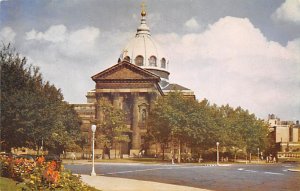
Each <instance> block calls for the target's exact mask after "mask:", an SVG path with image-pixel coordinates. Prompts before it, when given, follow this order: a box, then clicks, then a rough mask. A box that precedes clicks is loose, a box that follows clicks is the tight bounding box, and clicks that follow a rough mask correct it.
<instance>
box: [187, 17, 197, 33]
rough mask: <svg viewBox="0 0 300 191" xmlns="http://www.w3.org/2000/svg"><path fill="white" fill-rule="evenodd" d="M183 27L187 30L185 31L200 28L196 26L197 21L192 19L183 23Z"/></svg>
mask: <svg viewBox="0 0 300 191" xmlns="http://www.w3.org/2000/svg"><path fill="white" fill-rule="evenodd" d="M184 26H185V27H186V28H187V29H190V30H195V29H199V28H200V25H199V24H198V22H197V20H196V19H195V18H194V17H193V18H191V19H189V20H187V21H186V22H185V23H184Z"/></svg>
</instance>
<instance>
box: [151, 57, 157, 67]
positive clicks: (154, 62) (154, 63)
mask: <svg viewBox="0 0 300 191" xmlns="http://www.w3.org/2000/svg"><path fill="white" fill-rule="evenodd" d="M149 66H156V57H155V56H151V57H150V58H149Z"/></svg>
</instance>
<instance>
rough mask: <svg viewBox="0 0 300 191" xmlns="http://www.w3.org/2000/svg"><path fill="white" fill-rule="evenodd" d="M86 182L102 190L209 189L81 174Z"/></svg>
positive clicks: (171, 190) (159, 190)
mask: <svg viewBox="0 0 300 191" xmlns="http://www.w3.org/2000/svg"><path fill="white" fill-rule="evenodd" d="M81 179H82V181H83V182H85V183H86V184H88V185H90V186H92V187H95V188H97V189H100V190H102V191H140V190H143V191H182V190H184V191H209V190H206V189H200V188H194V187H188V186H178V185H173V184H164V183H158V182H150V181H141V180H132V179H126V178H115V177H105V176H90V175H81Z"/></svg>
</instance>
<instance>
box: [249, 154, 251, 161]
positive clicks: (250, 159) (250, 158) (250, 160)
mask: <svg viewBox="0 0 300 191" xmlns="http://www.w3.org/2000/svg"><path fill="white" fill-rule="evenodd" d="M249 163H251V153H250V154H249Z"/></svg>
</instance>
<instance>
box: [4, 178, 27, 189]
mask: <svg viewBox="0 0 300 191" xmlns="http://www.w3.org/2000/svg"><path fill="white" fill-rule="evenodd" d="M0 190H1V191H16V190H22V186H21V185H17V182H16V181H14V180H12V179H9V178H4V177H0Z"/></svg>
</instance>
